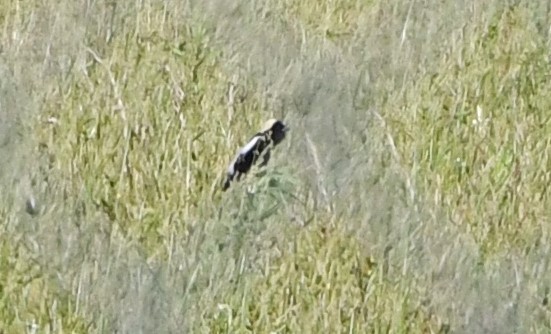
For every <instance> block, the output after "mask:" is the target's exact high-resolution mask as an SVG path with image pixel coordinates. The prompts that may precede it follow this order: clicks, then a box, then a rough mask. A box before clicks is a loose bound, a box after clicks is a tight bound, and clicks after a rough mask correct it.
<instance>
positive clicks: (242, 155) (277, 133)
mask: <svg viewBox="0 0 551 334" xmlns="http://www.w3.org/2000/svg"><path fill="white" fill-rule="evenodd" d="M288 130H289V127H287V126H286V125H285V124H283V122H281V121H279V120H277V119H270V120H268V121H267V122H266V123H264V126H263V128H262V130H261V131H260V132H258V133H257V134H256V135H254V136H253V137H252V138H251V140H249V142H248V143H247V145H245V146H243V147H242V148H241V149H240V150H239V151H238V152H237V155H236V156H235V158H234V159H233V161H232V162H231V164H230V166H229V167H228V170H227V177H226V182H224V185H223V187H222V189H223V190H227V189H228V188H229V187H230V184H231V182H232V181H233V180H234V179H235V180H237V181H239V180H240V179H241V177H242V176H243V175H244V174H247V173H248V172H249V170H250V169H251V167H252V166H253V165H254V164H256V163H257V162H258V159H259V158H260V157H262V162H261V163H260V165H259V166H261V167H262V166H265V165H266V164H267V163H268V161H269V160H270V155H271V149H272V148H273V147H274V146H276V145H278V144H279V143H281V141H282V140H283V139H285V135H286V133H287V131H288Z"/></svg>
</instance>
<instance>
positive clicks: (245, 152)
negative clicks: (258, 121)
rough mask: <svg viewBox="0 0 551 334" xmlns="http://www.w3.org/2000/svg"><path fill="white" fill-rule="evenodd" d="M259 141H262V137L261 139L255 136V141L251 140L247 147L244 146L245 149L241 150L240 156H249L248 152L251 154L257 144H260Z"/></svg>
mask: <svg viewBox="0 0 551 334" xmlns="http://www.w3.org/2000/svg"><path fill="white" fill-rule="evenodd" d="M259 140H262V137H260V136H255V137H254V138H253V139H251V141H250V142H248V143H247V145H245V146H243V148H241V149H240V150H239V155H242V154H247V152H249V151H250V150H252V149H253V147H254V146H255V145H256V143H258V141H259Z"/></svg>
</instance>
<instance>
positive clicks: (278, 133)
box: [262, 118, 289, 145]
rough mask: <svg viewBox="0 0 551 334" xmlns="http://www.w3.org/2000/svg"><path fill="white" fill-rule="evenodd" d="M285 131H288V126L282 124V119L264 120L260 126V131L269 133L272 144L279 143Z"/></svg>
mask: <svg viewBox="0 0 551 334" xmlns="http://www.w3.org/2000/svg"><path fill="white" fill-rule="evenodd" d="M287 131H289V127H288V126H286V125H285V124H283V122H282V121H280V120H277V119H274V118H272V119H269V120H268V121H266V122H265V123H264V126H263V127H262V132H263V133H268V134H269V135H270V138H271V140H272V141H273V143H274V145H277V144H279V143H280V142H281V141H282V140H283V139H285V134H286V133H287Z"/></svg>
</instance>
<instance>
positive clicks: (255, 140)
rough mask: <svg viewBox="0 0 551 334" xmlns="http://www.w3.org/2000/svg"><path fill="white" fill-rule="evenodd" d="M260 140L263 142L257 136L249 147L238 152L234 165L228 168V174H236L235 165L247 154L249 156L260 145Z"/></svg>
mask: <svg viewBox="0 0 551 334" xmlns="http://www.w3.org/2000/svg"><path fill="white" fill-rule="evenodd" d="M259 140H263V139H262V137H261V136H255V137H254V138H253V139H251V140H250V141H249V142H248V143H247V145H245V146H243V147H242V148H240V149H239V151H238V152H237V154H236V156H235V158H234V159H233V160H232V163H231V164H230V166H229V167H228V172H227V173H228V174H232V175H233V173H235V169H234V168H235V167H234V166H235V163H236V162H237V161H238V160H239V158H240V157H241V156H243V155H245V154H247V153H248V152H249V151H251V150H252V149H253V148H254V146H255V145H256V144H257V143H258V141H259Z"/></svg>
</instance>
